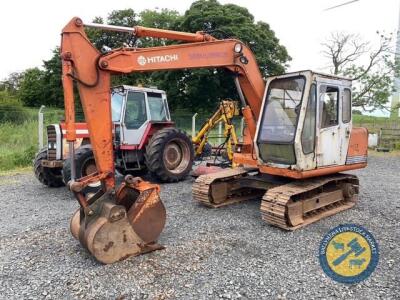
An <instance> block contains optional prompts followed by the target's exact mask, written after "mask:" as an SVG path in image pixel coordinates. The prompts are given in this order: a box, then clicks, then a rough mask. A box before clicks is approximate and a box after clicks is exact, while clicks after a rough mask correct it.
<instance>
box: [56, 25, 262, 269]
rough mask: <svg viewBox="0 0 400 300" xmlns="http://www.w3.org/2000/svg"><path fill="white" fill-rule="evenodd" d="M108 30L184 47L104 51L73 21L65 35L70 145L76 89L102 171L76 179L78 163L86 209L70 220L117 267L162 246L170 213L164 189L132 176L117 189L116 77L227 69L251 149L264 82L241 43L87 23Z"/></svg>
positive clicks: (76, 186)
mask: <svg viewBox="0 0 400 300" xmlns="http://www.w3.org/2000/svg"><path fill="white" fill-rule="evenodd" d="M86 26H89V27H96V28H100V29H103V30H112V31H118V32H129V33H131V34H132V35H135V36H136V37H155V38H165V39H171V40H176V41H180V42H184V43H182V44H176V45H168V46H160V47H152V48H143V49H141V48H120V49H114V50H112V51H110V52H108V53H106V54H102V53H100V52H99V51H98V50H97V49H96V48H95V47H94V46H93V44H92V43H91V41H90V40H89V39H88V37H87V35H86V33H85V24H83V22H82V20H81V19H79V18H73V19H72V20H71V21H70V22H69V23H68V24H67V25H66V26H65V27H64V29H63V31H62V40H61V59H62V72H63V74H62V82H63V89H64V102H65V120H66V129H67V132H66V140H67V141H68V143H69V147H70V153H71V154H72V158H73V153H74V142H75V140H76V136H75V110H74V105H75V104H74V84H76V87H77V89H78V91H79V95H80V100H81V103H82V107H83V111H84V114H85V120H86V122H87V126H88V130H89V136H90V143H91V145H92V149H93V154H94V157H95V161H96V167H97V173H94V174H90V175H88V176H86V177H84V178H80V179H76V178H75V176H74V170H75V167H74V165H73V159H71V169H72V174H71V175H72V176H71V177H72V180H71V182H70V183H69V187H70V189H71V191H73V192H74V194H75V196H76V198H77V200H78V202H79V203H80V206H81V208H80V209H79V210H78V211H77V212H76V213H75V215H74V216H73V218H72V220H71V232H72V234H73V235H74V237H75V238H77V239H79V241H80V242H81V244H82V245H84V246H85V247H86V248H87V249H88V250H89V251H90V252H91V253H92V254H93V255H94V256H95V257H96V258H97V259H98V260H99V261H101V262H104V263H111V262H114V261H117V260H121V259H124V258H126V257H128V256H131V255H138V254H141V253H145V252H148V251H152V250H156V249H160V246H159V245H158V244H156V240H157V238H158V236H159V234H160V233H161V231H162V229H163V227H164V225H165V218H166V213H165V208H164V206H163V204H162V202H161V200H160V198H159V187H158V186H156V185H152V184H150V183H147V182H144V181H142V180H141V179H140V178H133V177H131V176H127V177H126V178H125V181H124V183H122V184H121V185H120V186H119V187H118V188H116V187H115V173H114V172H115V171H114V158H113V138H112V130H113V123H112V118H111V96H110V80H111V75H112V74H127V73H132V72H151V71H157V70H177V69H190V68H225V69H228V70H230V71H231V72H232V73H233V74H234V76H235V77H234V80H235V84H236V87H237V88H238V93H239V96H240V98H241V102H242V107H243V108H242V111H243V116H244V119H245V123H246V125H247V126H246V131H245V135H244V143H247V144H248V145H250V144H251V143H252V140H253V138H254V135H255V131H256V121H257V116H258V115H259V112H260V107H261V100H262V96H263V93H264V87H265V83H264V80H263V78H262V76H261V73H260V71H259V69H258V66H257V63H256V59H255V57H254V55H253V53H252V52H251V50H250V49H249V48H248V47H246V46H245V45H244V44H243V43H242V42H240V41H238V40H234V39H228V40H217V39H215V38H214V37H212V36H210V35H208V34H205V33H203V32H197V33H185V32H176V31H169V30H161V29H153V28H145V27H139V26H137V27H134V28H126V27H120V26H109V25H102V24H87V25H86ZM99 180H100V181H101V182H102V190H100V191H99V192H98V193H96V194H95V195H94V196H93V197H91V198H90V199H89V198H88V197H87V196H86V195H84V194H83V193H82V190H83V189H84V187H85V186H87V185H89V184H90V183H93V182H95V181H99Z"/></svg>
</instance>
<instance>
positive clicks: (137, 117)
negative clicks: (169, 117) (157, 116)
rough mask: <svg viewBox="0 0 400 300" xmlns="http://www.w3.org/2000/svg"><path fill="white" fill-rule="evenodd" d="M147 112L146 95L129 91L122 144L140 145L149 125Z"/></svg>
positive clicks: (124, 113) (123, 119) (124, 114)
mask: <svg viewBox="0 0 400 300" xmlns="http://www.w3.org/2000/svg"><path fill="white" fill-rule="evenodd" d="M147 110H148V109H147V105H146V93H144V92H141V91H128V93H127V96H126V102H125V106H124V110H123V118H122V144H125V145H139V144H140V141H141V139H142V137H143V135H144V132H145V131H146V127H147V123H148V112H147Z"/></svg>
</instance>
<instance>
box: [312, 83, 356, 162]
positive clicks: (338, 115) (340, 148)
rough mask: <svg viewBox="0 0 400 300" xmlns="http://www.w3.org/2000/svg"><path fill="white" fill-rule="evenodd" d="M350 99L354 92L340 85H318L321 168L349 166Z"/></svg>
mask: <svg viewBox="0 0 400 300" xmlns="http://www.w3.org/2000/svg"><path fill="white" fill-rule="evenodd" d="M350 95H351V92H350V89H349V88H346V87H344V86H342V85H341V84H340V82H338V81H334V80H332V81H323V82H319V83H318V128H319V137H318V146H317V166H318V167H326V166H332V165H344V164H345V161H346V155H347V148H348V145H349V139H350V131H351V96H350Z"/></svg>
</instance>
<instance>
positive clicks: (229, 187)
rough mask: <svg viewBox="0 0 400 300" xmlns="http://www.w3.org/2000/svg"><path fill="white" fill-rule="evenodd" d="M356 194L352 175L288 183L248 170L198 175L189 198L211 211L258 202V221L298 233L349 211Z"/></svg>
mask: <svg viewBox="0 0 400 300" xmlns="http://www.w3.org/2000/svg"><path fill="white" fill-rule="evenodd" d="M358 192H359V182H358V178H357V177H356V176H354V175H348V174H342V173H338V174H334V175H328V176H323V177H318V178H310V179H302V180H296V179H293V180H290V179H288V178H283V177H277V176H270V175H264V174H260V173H259V172H258V171H257V169H251V168H250V169H245V168H236V169H230V170H224V171H221V172H218V173H213V174H208V175H202V176H200V177H199V178H197V179H196V181H195V183H194V184H193V198H194V199H195V200H197V201H199V202H201V203H202V204H204V205H206V206H209V207H213V208H217V207H221V206H225V205H229V204H233V203H236V202H240V201H245V200H250V199H261V206H260V210H261V215H262V219H263V220H264V221H266V222H267V223H269V224H271V225H274V226H277V227H280V228H283V229H286V230H295V229H298V228H300V227H303V226H306V225H308V224H310V223H313V222H316V221H318V220H320V219H322V218H324V217H328V216H330V215H333V214H336V213H338V212H340V211H343V210H346V209H349V208H351V207H353V206H354V205H355V203H356V201H357V198H358Z"/></svg>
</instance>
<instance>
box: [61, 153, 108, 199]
mask: <svg viewBox="0 0 400 300" xmlns="http://www.w3.org/2000/svg"><path fill="white" fill-rule="evenodd" d="M75 167H76V173H75V174H76V178H77V179H78V178H81V177H85V176H87V175H89V174H92V173H94V172H96V171H97V168H96V162H95V160H94V155H93V151H92V147H91V146H90V145H85V146H82V147H79V148H78V149H76V150H75ZM62 176H63V181H64V183H65V184H67V183H68V181H70V180H71V159H69V158H67V159H66V160H65V161H64V165H63V169H62ZM100 188H101V182H100V181H98V182H95V183H92V184H90V185H89V186H87V187H86V188H85V189H84V190H83V191H82V192H83V193H85V194H87V193H95V192H97V191H98V190H99V189H100Z"/></svg>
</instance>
